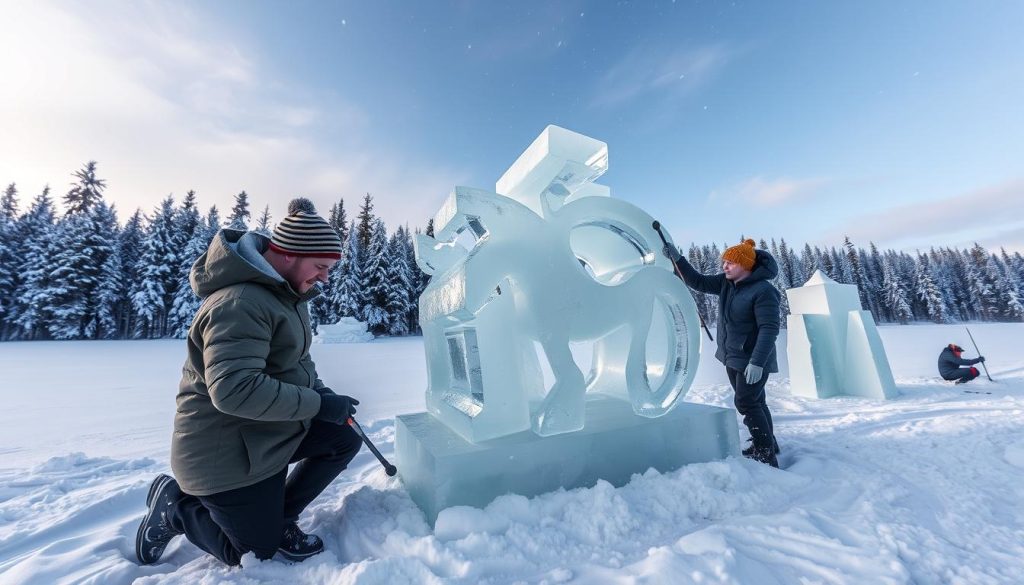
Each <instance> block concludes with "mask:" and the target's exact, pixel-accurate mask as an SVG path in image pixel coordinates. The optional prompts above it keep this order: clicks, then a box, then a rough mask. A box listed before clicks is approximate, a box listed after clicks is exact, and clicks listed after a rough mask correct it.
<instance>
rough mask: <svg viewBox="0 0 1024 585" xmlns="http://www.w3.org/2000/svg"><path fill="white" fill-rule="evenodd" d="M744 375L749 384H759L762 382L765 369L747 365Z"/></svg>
mask: <svg viewBox="0 0 1024 585" xmlns="http://www.w3.org/2000/svg"><path fill="white" fill-rule="evenodd" d="M743 375H744V376H745V377H746V379H747V384H750V385H753V384H757V383H758V382H760V381H761V376H763V375H764V368H762V367H761V366H755V365H754V364H747V369H745V370H743Z"/></svg>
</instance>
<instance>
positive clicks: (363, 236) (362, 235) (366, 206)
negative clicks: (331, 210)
mask: <svg viewBox="0 0 1024 585" xmlns="http://www.w3.org/2000/svg"><path fill="white" fill-rule="evenodd" d="M357 219H358V220H359V228H358V229H359V232H358V237H359V249H361V250H364V251H365V250H369V249H370V236H372V235H373V224H374V221H375V219H376V218H375V217H374V215H373V196H372V195H370V194H369V193H367V194H366V195H365V196H364V197H363V205H362V207H360V208H359V215H358V217H357Z"/></svg>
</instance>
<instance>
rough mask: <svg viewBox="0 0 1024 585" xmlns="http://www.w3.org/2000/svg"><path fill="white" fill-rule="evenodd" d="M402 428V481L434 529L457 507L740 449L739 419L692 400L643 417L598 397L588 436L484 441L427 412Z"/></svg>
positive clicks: (525, 435)
mask: <svg viewBox="0 0 1024 585" xmlns="http://www.w3.org/2000/svg"><path fill="white" fill-rule="evenodd" d="M395 427H396V429H395V433H396V436H395V453H396V462H397V464H398V472H399V475H400V476H401V478H402V481H403V483H404V484H405V488H406V490H408V492H409V495H410V497H411V498H412V500H413V501H414V502H416V505H418V506H419V507H420V509H421V510H423V513H424V514H425V515H426V517H427V521H428V522H430V523H431V524H433V523H434V521H435V520H436V519H437V515H438V513H440V511H441V510H443V509H445V508H448V507H450V506H476V507H480V508H482V507H484V506H486V505H487V504H488V503H490V502H491V501H492V500H493V499H494V498H496V497H498V496H501V495H504V494H508V493H515V494H520V495H524V496H535V495H538V494H542V493H545V492H550V491H554V490H557V489H558V488H565V489H571V488H575V487H582V486H592V485H594V483H595V482H596V481H597V480H598V479H603V480H605V481H608V482H609V483H611V484H612V485H615V486H621V485H624V484H626V483H627V482H629V479H630V477H631V476H632V475H633V474H634V473H643V472H645V471H647V470H648V469H649V468H652V467H653V468H654V469H657V470H659V471H662V472H666V471H672V470H674V469H678V468H679V467H682V466H683V465H685V464H687V463H699V462H704V461H713V460H716V459H723V458H725V457H728V456H729V455H738V454H739V452H740V447H739V431H738V429H737V425H736V413H735V412H734V411H733V410H732V409H727V408H718V407H715V406H707V405H703V404H691V403H681V404H679V405H678V406H677V407H676V408H674V409H673V410H672V411H670V412H669V413H668V414H666V415H664V416H661V417H658V418H644V417H640V416H637V415H635V414H633V411H632V408H631V407H630V405H629V403H627V402H624V401H622V400H616V399H613V398H604V397H597V398H592V399H589V400H588V401H587V404H586V426H585V427H584V428H583V430H581V431H577V432H573V433H565V434H560V435H554V436H550V437H540V436H537V435H535V434H534V433H532V432H529V431H526V432H522V433H518V434H515V435H510V436H507V437H501V438H499V439H494V440H491V441H485V442H482V443H479V444H474V443H469V442H467V441H466V440H465V439H463V438H462V437H460V436H458V435H457V434H455V433H454V432H452V430H451V429H449V428H448V427H447V426H445V425H444V423H442V422H440V421H439V420H437V419H436V418H434V417H433V416H432V415H431V414H429V413H426V412H419V413H415V414H406V415H401V416H399V417H398V418H397V422H396V425H395Z"/></svg>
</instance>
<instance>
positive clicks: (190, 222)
mask: <svg viewBox="0 0 1024 585" xmlns="http://www.w3.org/2000/svg"><path fill="white" fill-rule="evenodd" d="M173 226H174V231H173V234H172V236H171V237H172V240H173V242H174V252H175V261H174V267H173V275H172V277H171V278H170V279H169V280H170V282H171V283H172V284H173V286H172V288H171V289H170V290H167V291H166V292H167V293H168V294H169V295H170V296H171V306H170V309H169V310H168V313H167V329H166V334H167V335H170V336H172V337H179V338H180V337H184V335H185V333H187V332H188V326H189V325H190V324H191V323H192V315H193V312H192V311H190V310H189V309H190V308H191V303H190V302H189V301H190V300H191V297H193V296H195V295H194V294H193V293H192V286H191V285H190V284H189V281H188V276H189V273H190V272H191V271H192V263H193V262H195V259H196V258H198V257H199V254H202V253H203V252H204V251H205V250H206V245H204V244H209V241H210V240H209V238H210V237H212V235H210V234H207V233H206V231H205V229H204V225H203V217H202V215H200V213H199V207H198V205H197V203H196V192H195V191H194V190H189V192H188V193H186V194H185V198H184V199H183V200H182V202H181V208H180V209H178V210H177V212H175V214H174V221H173ZM200 248H201V249H200ZM197 251H198V253H197ZM176 307H177V310H176Z"/></svg>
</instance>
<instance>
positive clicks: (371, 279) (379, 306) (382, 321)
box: [361, 218, 393, 335]
mask: <svg viewBox="0 0 1024 585" xmlns="http://www.w3.org/2000/svg"><path fill="white" fill-rule="evenodd" d="M390 260H391V259H390V258H389V257H388V239H387V229H386V228H385V227H384V222H383V221H382V220H381V219H380V218H376V219H375V220H374V222H373V227H372V228H371V230H370V246H369V248H367V250H366V261H365V262H364V263H363V282H362V288H363V291H364V294H365V298H366V304H365V305H363V314H362V319H361V320H362V321H364V322H365V323H366V326H367V328H368V329H369V330H370V331H371V332H372V333H373V334H374V335H381V334H383V333H386V332H387V331H388V329H389V328H390V326H391V322H392V320H393V315H391V313H389V312H388V296H389V291H388V276H387V273H388V264H389V263H390Z"/></svg>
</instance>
